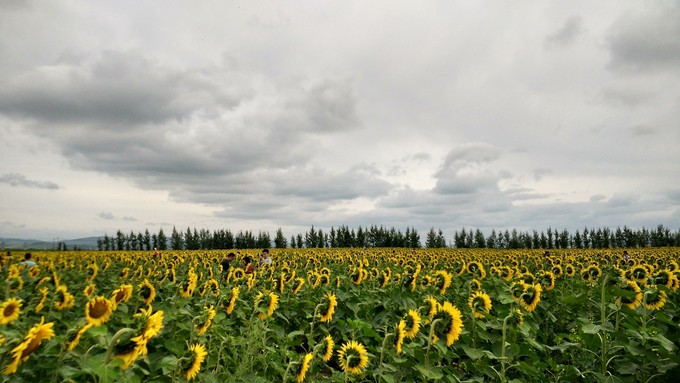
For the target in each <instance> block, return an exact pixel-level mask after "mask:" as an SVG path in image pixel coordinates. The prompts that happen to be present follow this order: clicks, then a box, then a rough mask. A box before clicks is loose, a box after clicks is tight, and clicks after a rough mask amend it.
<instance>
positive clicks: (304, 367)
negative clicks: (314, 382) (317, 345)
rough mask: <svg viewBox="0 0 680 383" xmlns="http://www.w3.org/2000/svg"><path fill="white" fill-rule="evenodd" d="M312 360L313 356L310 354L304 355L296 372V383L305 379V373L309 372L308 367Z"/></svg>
mask: <svg viewBox="0 0 680 383" xmlns="http://www.w3.org/2000/svg"><path fill="white" fill-rule="evenodd" d="M312 359H314V354H312V353H311V352H310V353H308V354H305V356H304V357H303V358H302V360H301V361H300V364H299V368H298V371H297V381H298V383H301V382H303V381H304V380H305V377H306V376H307V371H309V366H310V365H311V364H312Z"/></svg>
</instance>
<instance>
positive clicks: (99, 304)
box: [90, 300, 108, 319]
mask: <svg viewBox="0 0 680 383" xmlns="http://www.w3.org/2000/svg"><path fill="white" fill-rule="evenodd" d="M107 309H108V305H107V304H106V302H105V301H102V300H97V301H95V302H94V304H92V305H90V317H92V318H93V319H99V318H101V317H103V316H104V315H105V314H106V312H107Z"/></svg>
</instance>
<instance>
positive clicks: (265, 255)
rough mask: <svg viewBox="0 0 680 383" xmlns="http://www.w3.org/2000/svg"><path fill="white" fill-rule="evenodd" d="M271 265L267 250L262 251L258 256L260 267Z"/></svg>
mask: <svg viewBox="0 0 680 383" xmlns="http://www.w3.org/2000/svg"><path fill="white" fill-rule="evenodd" d="M271 264H272V259H271V257H269V249H262V254H260V266H267V265H271Z"/></svg>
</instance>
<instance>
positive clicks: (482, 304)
mask: <svg viewBox="0 0 680 383" xmlns="http://www.w3.org/2000/svg"><path fill="white" fill-rule="evenodd" d="M468 306H469V307H470V310H472V314H473V315H474V316H475V318H479V319H483V318H484V317H485V316H486V315H487V314H489V313H490V312H491V297H489V295H488V294H487V293H485V292H483V291H475V292H474V293H473V294H472V295H471V296H470V299H468Z"/></svg>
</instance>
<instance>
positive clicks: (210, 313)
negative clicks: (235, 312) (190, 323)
mask: <svg viewBox="0 0 680 383" xmlns="http://www.w3.org/2000/svg"><path fill="white" fill-rule="evenodd" d="M205 311H206V319H205V321H203V324H201V326H200V327H199V328H198V335H199V336H200V335H203V334H205V332H206V331H208V328H209V327H210V324H212V320H213V318H215V315H217V312H216V311H215V308H214V306H210V307H206V308H205Z"/></svg>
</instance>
